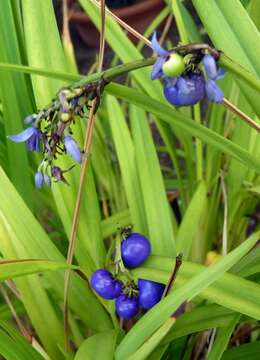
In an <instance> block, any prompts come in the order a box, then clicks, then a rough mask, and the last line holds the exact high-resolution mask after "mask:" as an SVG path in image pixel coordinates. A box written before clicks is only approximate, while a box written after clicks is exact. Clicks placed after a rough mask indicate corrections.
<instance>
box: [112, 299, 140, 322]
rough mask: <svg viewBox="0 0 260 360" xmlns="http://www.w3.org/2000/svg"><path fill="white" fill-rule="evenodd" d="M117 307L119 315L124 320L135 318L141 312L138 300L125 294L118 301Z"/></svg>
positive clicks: (116, 302)
mask: <svg viewBox="0 0 260 360" xmlns="http://www.w3.org/2000/svg"><path fill="white" fill-rule="evenodd" d="M115 305H116V312H117V314H118V315H119V316H120V317H121V318H123V319H131V318H133V317H134V316H136V315H137V313H138V310H139V306H138V300H137V298H136V297H134V296H130V297H128V296H127V295H125V294H123V295H120V296H119V297H118V298H117V299H116V301H115Z"/></svg>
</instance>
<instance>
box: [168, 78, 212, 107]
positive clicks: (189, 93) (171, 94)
mask: <svg viewBox="0 0 260 360" xmlns="http://www.w3.org/2000/svg"><path fill="white" fill-rule="evenodd" d="M164 96H165V97H166V99H167V100H168V101H169V102H170V103H171V104H172V105H174V106H189V105H194V104H196V103H198V102H199V101H201V100H202V99H203V98H204V96H205V80H204V78H203V77H202V76H201V75H197V74H193V73H191V74H187V75H183V76H180V77H178V79H176V78H166V79H165V82H164Z"/></svg>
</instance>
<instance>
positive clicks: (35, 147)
mask: <svg viewBox="0 0 260 360" xmlns="http://www.w3.org/2000/svg"><path fill="white" fill-rule="evenodd" d="M34 129H35V131H34V133H33V134H32V136H31V137H30V138H29V139H28V140H27V141H26V143H27V148H28V150H30V151H39V148H40V142H41V133H40V131H39V130H38V129H36V128H34Z"/></svg>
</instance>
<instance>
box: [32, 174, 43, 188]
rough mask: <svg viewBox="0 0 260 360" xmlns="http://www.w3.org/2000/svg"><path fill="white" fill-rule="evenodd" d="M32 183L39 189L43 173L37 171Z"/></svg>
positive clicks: (41, 184)
mask: <svg viewBox="0 0 260 360" xmlns="http://www.w3.org/2000/svg"><path fill="white" fill-rule="evenodd" d="M34 183H35V186H36V188H37V189H41V188H42V186H43V183H44V176H43V173H42V172H40V171H37V173H36V174H35V176H34Z"/></svg>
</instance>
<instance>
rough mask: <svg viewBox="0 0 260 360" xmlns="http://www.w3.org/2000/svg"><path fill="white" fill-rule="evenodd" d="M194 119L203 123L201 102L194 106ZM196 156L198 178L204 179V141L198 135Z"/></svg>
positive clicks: (198, 122)
mask: <svg viewBox="0 0 260 360" xmlns="http://www.w3.org/2000/svg"><path fill="white" fill-rule="evenodd" d="M194 119H195V122H196V123H197V124H201V116H200V104H196V105H195V106H194ZM195 141H196V158H197V180H198V181H200V180H202V179H203V147H202V141H201V140H200V139H199V138H197V137H196V140H195Z"/></svg>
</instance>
